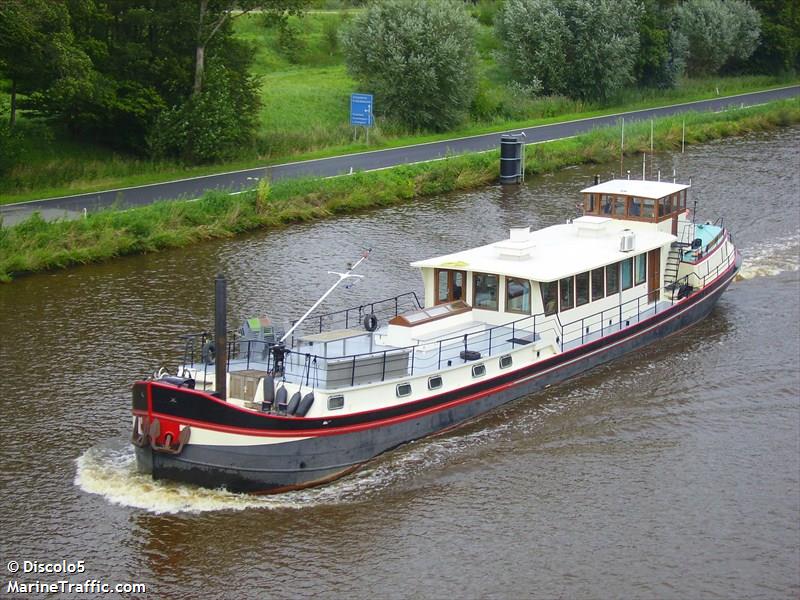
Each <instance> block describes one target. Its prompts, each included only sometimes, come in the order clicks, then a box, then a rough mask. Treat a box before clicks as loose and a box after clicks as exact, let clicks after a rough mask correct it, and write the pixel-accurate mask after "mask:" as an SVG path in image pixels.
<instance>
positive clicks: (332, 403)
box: [328, 396, 344, 410]
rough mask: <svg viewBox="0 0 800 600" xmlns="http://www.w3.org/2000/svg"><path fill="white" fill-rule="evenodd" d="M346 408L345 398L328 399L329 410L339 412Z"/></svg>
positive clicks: (333, 397)
mask: <svg viewBox="0 0 800 600" xmlns="http://www.w3.org/2000/svg"><path fill="white" fill-rule="evenodd" d="M343 406H344V396H331V397H330V398H328V410H339V409H340V408H342V407H343Z"/></svg>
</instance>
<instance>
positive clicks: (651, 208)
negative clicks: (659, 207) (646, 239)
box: [642, 198, 656, 219]
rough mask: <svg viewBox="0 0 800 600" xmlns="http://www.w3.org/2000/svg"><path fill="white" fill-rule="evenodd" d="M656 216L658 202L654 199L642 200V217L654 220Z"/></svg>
mask: <svg viewBox="0 0 800 600" xmlns="http://www.w3.org/2000/svg"><path fill="white" fill-rule="evenodd" d="M654 216H656V201H655V200H653V199H652V198H643V199H642V217H644V218H645V219H652V218H653V217H654Z"/></svg>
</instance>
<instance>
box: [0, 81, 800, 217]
mask: <svg viewBox="0 0 800 600" xmlns="http://www.w3.org/2000/svg"><path fill="white" fill-rule="evenodd" d="M798 95H800V85H794V86H788V87H785V88H780V89H775V90H768V91H763V92H753V93H749V94H740V95H737V96H725V97H722V98H715V99H712V100H700V101H698V102H688V103H683V104H674V105H670V106H663V107H660V108H651V109H645V110H637V111H630V112H625V113H617V114H613V115H606V116H602V117H593V118H588V119H579V120H576V121H568V122H565V123H554V124H552V125H540V126H538V127H529V128H526V129H521V130H520V129H515V130H511V131H508V132H498V133H489V134H485V135H478V136H471V137H465V138H457V139H452V140H444V141H441V142H430V143H427V144H419V145H415V146H405V147H402V148H389V149H386V150H374V151H371V152H361V153H358V154H348V155H345V156H335V157H331V158H322V159H318V160H307V161H302V162H294V163H286V164H282V165H274V166H270V167H258V168H255V169H247V170H242V171H233V172H229V173H220V174H217V175H206V176H202V177H192V178H189V179H179V180H177V181H168V182H165V183H154V184H150V185H141V186H136V187H128V188H120V189H114V190H107V191H102V192H92V193H88V194H79V195H76V196H62V197H59V198H47V199H44V200H34V201H31V202H23V203H19V204H11V205H6V206H0V216H2V218H3V223H4V224H5V225H11V224H13V223H16V222H19V221H21V220H23V219H25V218H27V217H28V216H30V215H31V214H32V213H33V212H34V211H39V212H40V213H41V214H42V216H43V217H44V218H45V219H55V218H63V217H70V216H76V215H80V214H83V212H84V211H85V210H86V211H96V210H99V209H102V208H107V207H109V206H111V205H112V204H115V203H116V205H117V206H119V207H123V208H124V207H133V206H143V205H146V204H150V203H152V202H155V201H157V200H174V199H180V198H184V199H191V198H198V197H199V196H201V195H202V194H203V193H204V192H206V191H209V190H215V189H216V190H229V191H231V192H236V191H239V190H243V189H248V188H252V187H255V185H256V184H257V181H258V180H259V179H261V178H263V177H269V178H270V179H271V180H272V181H277V180H280V179H286V178H292V177H307V176H322V177H330V176H334V175H341V174H344V173H348V172H350V170H351V169H352V170H353V171H370V170H374V169H382V168H386V167H392V166H396V165H400V164H408V163H415V162H424V161H429V160H435V159H437V158H442V157H444V156H445V155H447V154H451V155H452V154H463V153H466V152H480V151H485V150H491V149H494V148H497V147H499V145H500V137H501V135H503V133H519V132H520V131H524V132H525V136H526V137H525V142H526V144H532V143H537V142H544V141H549V140H556V139H561V138H567V137H570V136H574V135H578V134H580V133H584V132H587V131H589V130H591V129H595V128H598V127H604V126H609V125H616V124H617V123H618V122H619V119H620V117H625V120H626V121H627V122H632V121H641V120H645V119H650V118H652V117H664V116H669V115H674V114H678V113H682V112H688V111H720V110H724V109H726V108H731V107H739V106H752V105H754V104H761V103H764V102H769V101H772V100H779V99H784V98H791V97H794V96H798ZM498 171H499V167H498Z"/></svg>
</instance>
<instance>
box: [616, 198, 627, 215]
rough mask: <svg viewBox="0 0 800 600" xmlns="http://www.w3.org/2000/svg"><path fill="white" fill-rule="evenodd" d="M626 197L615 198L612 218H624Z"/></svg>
mask: <svg viewBox="0 0 800 600" xmlns="http://www.w3.org/2000/svg"><path fill="white" fill-rule="evenodd" d="M626 200H627V197H626V196H617V199H616V201H615V202H614V216H617V217H624V216H625V205H626V204H627V202H626Z"/></svg>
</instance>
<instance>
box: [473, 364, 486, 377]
mask: <svg viewBox="0 0 800 600" xmlns="http://www.w3.org/2000/svg"><path fill="white" fill-rule="evenodd" d="M484 375H486V365H473V366H472V376H473V377H483V376H484Z"/></svg>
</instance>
